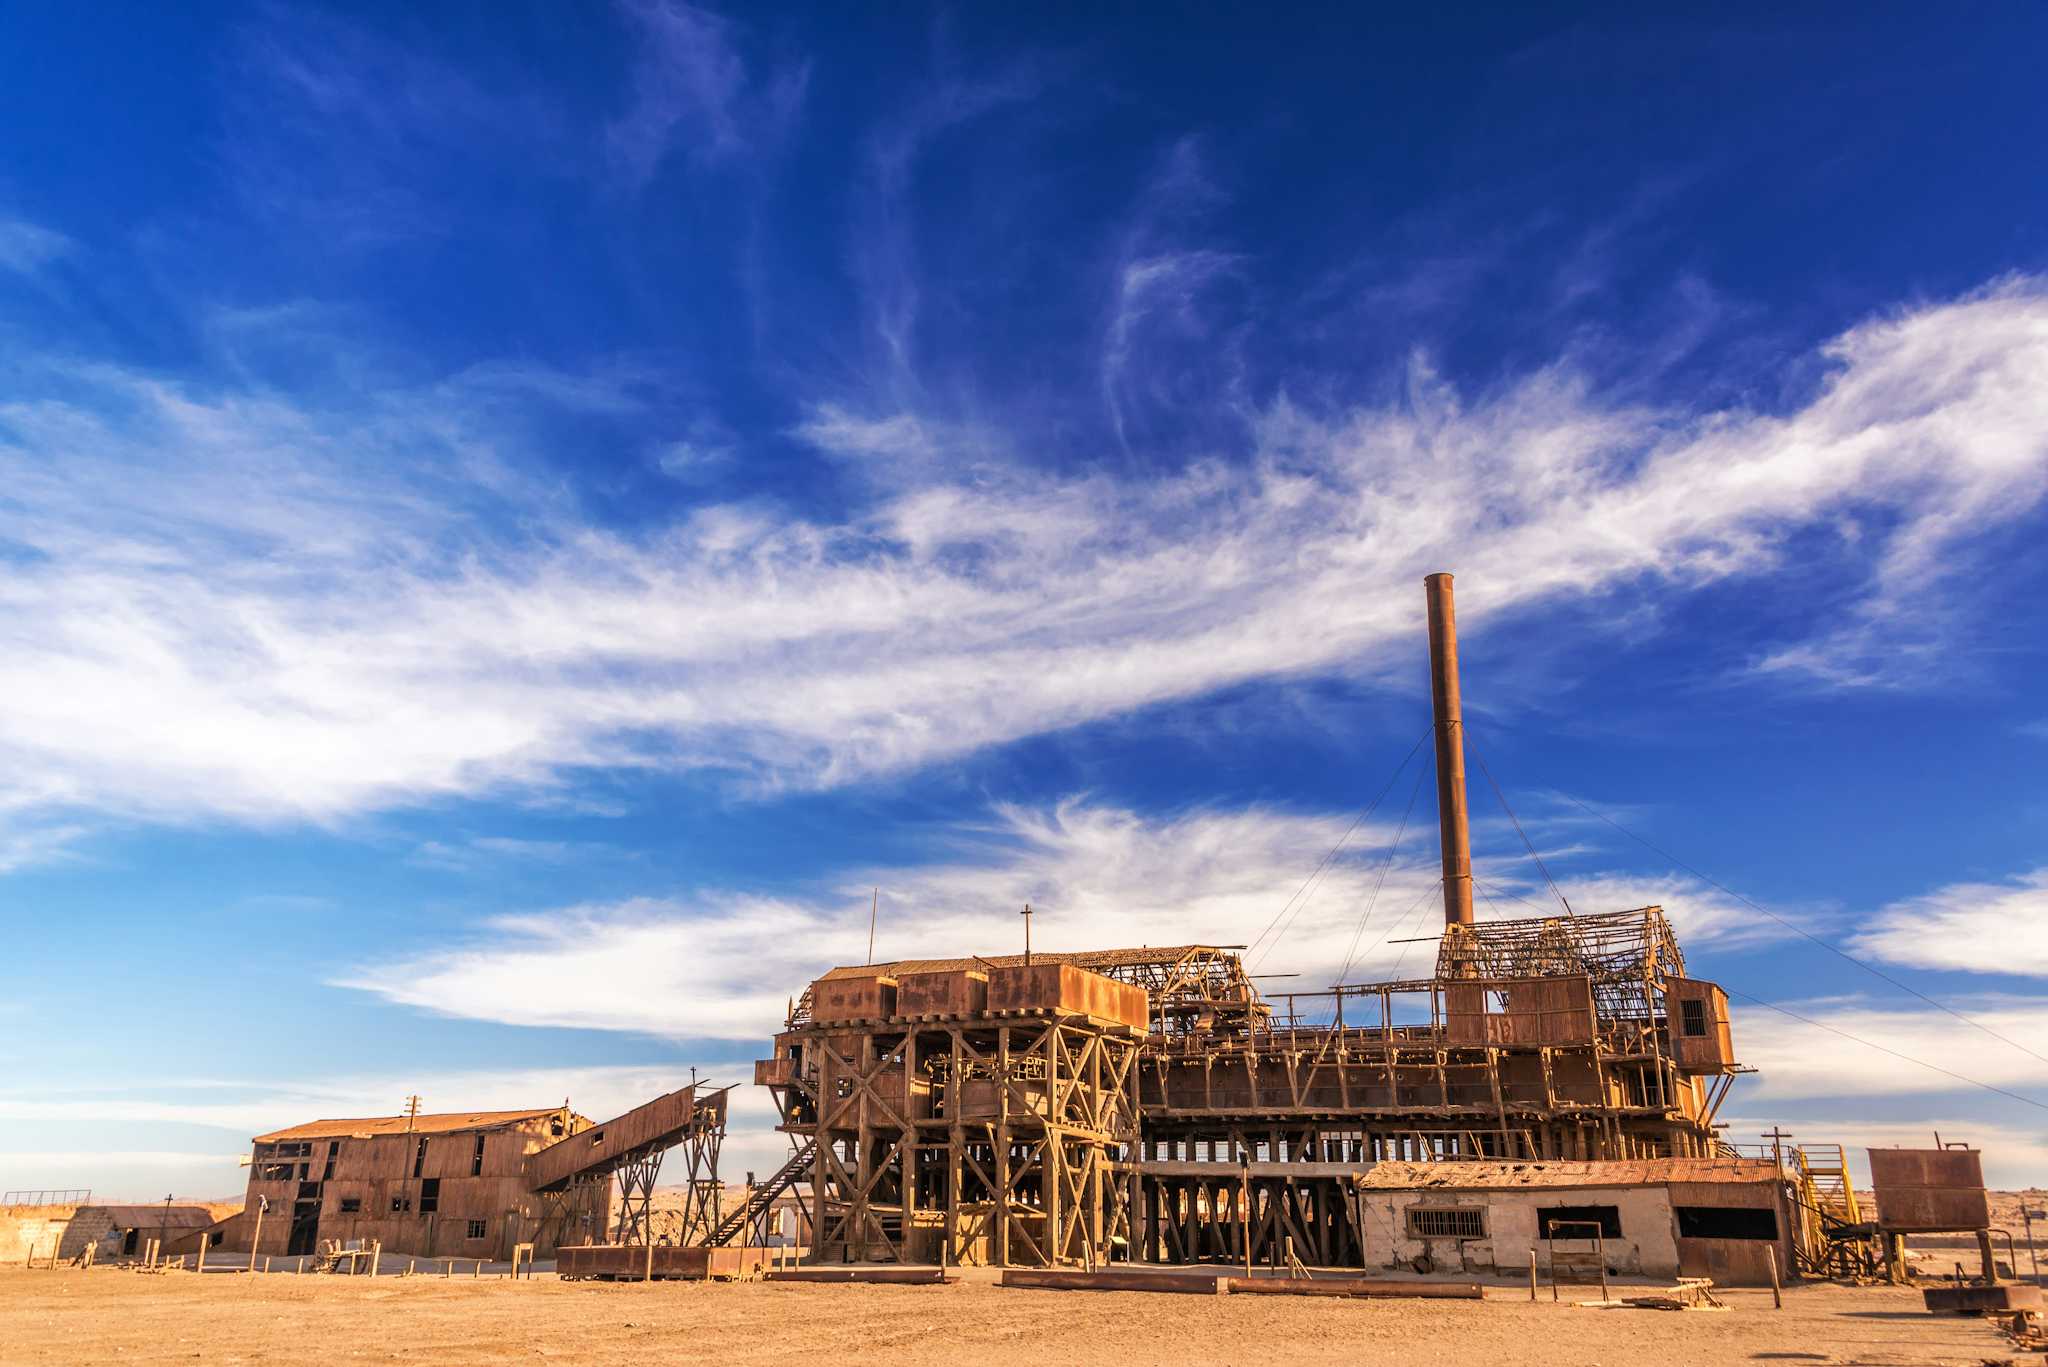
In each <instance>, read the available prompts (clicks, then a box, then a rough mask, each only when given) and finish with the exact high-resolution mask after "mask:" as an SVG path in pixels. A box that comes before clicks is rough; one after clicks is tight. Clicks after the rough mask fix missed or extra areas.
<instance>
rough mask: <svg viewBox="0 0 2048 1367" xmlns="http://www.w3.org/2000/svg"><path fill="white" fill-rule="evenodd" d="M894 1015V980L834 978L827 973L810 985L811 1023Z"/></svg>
mask: <svg viewBox="0 0 2048 1367" xmlns="http://www.w3.org/2000/svg"><path fill="white" fill-rule="evenodd" d="M895 1014H896V979H894V978H890V977H874V978H835V977H832V976H831V975H830V974H827V975H826V976H825V977H822V978H820V979H818V980H817V981H816V982H814V983H812V984H811V1019H812V1020H815V1021H820V1022H824V1021H857V1020H886V1019H887V1018H888V1017H890V1016H893V1015H895Z"/></svg>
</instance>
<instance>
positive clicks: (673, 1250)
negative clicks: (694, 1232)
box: [555, 1244, 770, 1281]
mask: <svg viewBox="0 0 2048 1367" xmlns="http://www.w3.org/2000/svg"><path fill="white" fill-rule="evenodd" d="M769 1257H770V1254H769V1252H768V1250H766V1249H761V1248H700V1247H681V1246H677V1245H673V1244H656V1245H654V1246H653V1247H651V1248H650V1247H649V1246H647V1245H646V1244H571V1245H569V1246H567V1247H564V1248H562V1249H559V1250H557V1252H556V1254H555V1271H556V1273H558V1274H559V1275H560V1276H563V1277H566V1278H571V1279H575V1278H588V1279H592V1280H599V1281H639V1280H642V1279H644V1278H647V1277H648V1276H649V1275H650V1274H651V1275H652V1277H653V1279H654V1280H655V1281H704V1280H706V1279H716V1280H720V1281H725V1280H731V1279H733V1278H752V1277H757V1276H759V1275H761V1273H762V1271H763V1270H764V1269H765V1268H766V1267H767V1266H768V1259H769Z"/></svg>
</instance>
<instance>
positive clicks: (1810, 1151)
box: [1793, 1144, 1863, 1225]
mask: <svg viewBox="0 0 2048 1367" xmlns="http://www.w3.org/2000/svg"><path fill="white" fill-rule="evenodd" d="M1793 1152H1794V1154H1795V1155H1796V1157H1797V1159H1798V1169H1799V1185H1800V1195H1802V1196H1804V1197H1805V1198H1806V1203H1807V1204H1808V1205H1810V1206H1812V1207H1813V1208H1814V1209H1815V1210H1818V1211H1821V1212H1823V1213H1825V1214H1826V1215H1828V1216H1829V1217H1831V1218H1833V1219H1835V1220H1837V1221H1839V1222H1840V1223H1842V1224H1845V1225H1860V1224H1862V1223H1863V1216H1862V1215H1861V1214H1860V1213H1859V1212H1858V1211H1857V1208H1856V1186H1855V1184H1854V1183H1853V1182H1851V1181H1850V1180H1849V1155H1848V1153H1847V1152H1846V1151H1845V1150H1844V1149H1843V1148H1842V1146H1841V1145H1840V1144H1801V1145H1800V1146H1799V1147H1798V1148H1797V1149H1795V1150H1793Z"/></svg>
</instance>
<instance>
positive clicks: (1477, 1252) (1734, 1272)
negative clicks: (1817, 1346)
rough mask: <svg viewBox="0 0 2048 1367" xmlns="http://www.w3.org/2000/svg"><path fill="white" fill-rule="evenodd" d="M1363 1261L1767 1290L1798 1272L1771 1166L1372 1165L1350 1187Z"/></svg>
mask: <svg viewBox="0 0 2048 1367" xmlns="http://www.w3.org/2000/svg"><path fill="white" fill-rule="evenodd" d="M1354 1180H1355V1184H1356V1189H1357V1200H1358V1203H1359V1216H1360V1222H1361V1224H1362V1225H1363V1227H1364V1228H1365V1231H1366V1237H1365V1246H1366V1249H1367V1257H1368V1259H1370V1260H1372V1261H1375V1262H1379V1263H1380V1265H1382V1266H1386V1267H1408V1268H1412V1269H1414V1270H1416V1271H1422V1272H1432V1271H1434V1272H1451V1273H1514V1272H1522V1271H1525V1270H1526V1269H1527V1268H1528V1267H1529V1265H1530V1263H1531V1262H1532V1261H1533V1262H1534V1263H1535V1265H1536V1266H1537V1268H1538V1269H1539V1271H1543V1272H1547V1271H1548V1270H1549V1269H1550V1268H1551V1267H1552V1266H1556V1267H1558V1268H1560V1269H1562V1268H1564V1267H1565V1266H1566V1265H1567V1264H1572V1265H1576V1266H1578V1267H1581V1268H1592V1269H1593V1270H1597V1260H1598V1259H1600V1258H1604V1260H1605V1263H1606V1266H1607V1270H1608V1271H1609V1272H1611V1273H1613V1274H1614V1275H1617V1276H1646V1277H1711V1278H1713V1280H1714V1281H1715V1282H1717V1283H1719V1284H1720V1285H1723V1286H1761V1285H1766V1284H1768V1283H1769V1281H1770V1279H1771V1263H1770V1260H1771V1257H1772V1256H1773V1253H1772V1250H1775V1256H1776V1258H1777V1265H1778V1268H1779V1270H1780V1272H1781V1273H1782V1272H1783V1271H1785V1270H1786V1269H1789V1268H1790V1267H1791V1266H1792V1235H1793V1221H1792V1218H1791V1214H1792V1212H1791V1209H1790V1205H1789V1197H1788V1195H1787V1191H1786V1183H1785V1178H1784V1175H1783V1174H1782V1173H1781V1172H1780V1171H1779V1170H1778V1166H1777V1164H1776V1163H1774V1162H1772V1161H1771V1160H1769V1159H1745V1158H1650V1159H1634V1160H1624V1161H1613V1162H1535V1161H1531V1162H1511V1161H1510V1162H1492V1161H1479V1162H1459V1161H1445V1162H1433V1163H1391V1162H1390V1163H1375V1164H1373V1165H1372V1166H1371V1167H1369V1168H1366V1169H1363V1170H1361V1171H1360V1172H1359V1173H1358V1175H1357V1177H1356V1178H1355V1179H1354Z"/></svg>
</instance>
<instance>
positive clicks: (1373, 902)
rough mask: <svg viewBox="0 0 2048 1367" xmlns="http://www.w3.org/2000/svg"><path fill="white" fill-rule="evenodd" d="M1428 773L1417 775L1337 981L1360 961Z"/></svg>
mask: <svg viewBox="0 0 2048 1367" xmlns="http://www.w3.org/2000/svg"><path fill="white" fill-rule="evenodd" d="M1425 772H1426V771H1424V770H1420V769H1418V770H1417V771H1416V773H1415V786H1414V787H1413V788H1412V789H1410V790H1409V792H1408V809H1407V810H1406V811H1404V812H1402V813H1401V826H1400V829H1399V830H1397V831H1395V832H1394V843H1393V844H1391V845H1389V846H1387V857H1386V859H1385V860H1383V861H1382V862H1381V864H1380V876H1379V880H1378V881H1377V882H1375V883H1374V884H1373V885H1372V897H1371V898H1370V899H1369V900H1367V902H1366V904H1365V915H1363V916H1361V917H1359V918H1358V929H1357V930H1355V931H1353V932H1352V933H1351V948H1350V949H1349V950H1348V951H1347V952H1346V953H1345V955H1344V967H1343V968H1341V969H1339V970H1338V971H1337V981H1338V982H1340V983H1341V982H1343V981H1344V977H1345V975H1346V974H1348V973H1350V972H1351V965H1352V964H1353V963H1354V962H1356V961H1357V959H1358V942H1359V940H1360V939H1362V938H1364V936H1365V928H1366V926H1367V925H1368V924H1369V923H1370V922H1371V921H1372V909H1373V908H1374V907H1375V906H1377V905H1379V900H1380V889H1381V888H1383V887H1385V886H1386V885H1387V871H1388V870H1389V869H1391V868H1393V867H1394V852H1395V851H1396V850H1398V849H1400V848H1401V838H1402V837H1403V836H1405V835H1407V834H1408V818H1409V817H1411V816H1413V815H1414V814H1415V799H1416V798H1418V797H1421V796H1422V779H1423V774H1424V773H1425Z"/></svg>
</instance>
